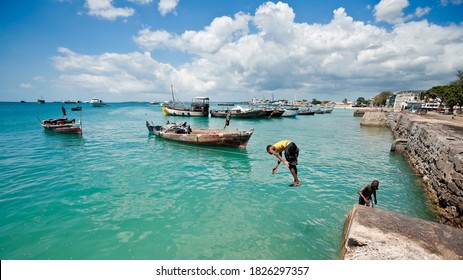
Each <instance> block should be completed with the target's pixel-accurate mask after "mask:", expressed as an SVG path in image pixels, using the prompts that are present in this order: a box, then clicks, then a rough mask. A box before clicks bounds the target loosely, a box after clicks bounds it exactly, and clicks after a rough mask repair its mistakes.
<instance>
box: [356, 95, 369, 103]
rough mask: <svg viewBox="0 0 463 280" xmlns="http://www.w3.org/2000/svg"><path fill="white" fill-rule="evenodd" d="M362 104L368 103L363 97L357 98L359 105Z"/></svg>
mask: <svg viewBox="0 0 463 280" xmlns="http://www.w3.org/2000/svg"><path fill="white" fill-rule="evenodd" d="M360 103H361V104H367V103H368V101H367V100H366V99H365V98H363V97H359V98H357V104H360Z"/></svg>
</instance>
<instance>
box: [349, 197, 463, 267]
mask: <svg viewBox="0 0 463 280" xmlns="http://www.w3.org/2000/svg"><path fill="white" fill-rule="evenodd" d="M340 258H341V259H346V260H463V230H460V229H457V228H454V227H450V226H447V225H443V224H439V223H434V222H430V221H425V220H421V219H417V218H412V217H408V216H403V215H400V214H396V213H393V212H389V211H385V210H379V209H375V208H370V207H365V206H362V205H354V207H353V209H352V210H351V211H350V213H349V215H348V217H347V219H346V222H345V225H344V238H343V243H342V248H341V256H340Z"/></svg>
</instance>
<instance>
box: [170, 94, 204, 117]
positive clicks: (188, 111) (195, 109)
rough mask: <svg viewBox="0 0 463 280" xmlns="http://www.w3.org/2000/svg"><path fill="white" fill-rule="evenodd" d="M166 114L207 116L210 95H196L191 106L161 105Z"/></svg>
mask: <svg viewBox="0 0 463 280" xmlns="http://www.w3.org/2000/svg"><path fill="white" fill-rule="evenodd" d="M161 108H162V111H163V112H164V115H172V116H189V117H207V116H209V97H195V98H193V101H192V102H191V106H190V108H187V107H186V106H179V105H178V104H173V105H164V106H162V107H161Z"/></svg>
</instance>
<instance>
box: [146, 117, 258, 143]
mask: <svg viewBox="0 0 463 280" xmlns="http://www.w3.org/2000/svg"><path fill="white" fill-rule="evenodd" d="M146 127H147V128H148V131H149V132H150V133H153V134H154V135H156V136H157V137H160V138H164V139H169V140H172V141H177V142H183V143H189V144H197V145H207V146H226V147H234V148H240V149H244V148H246V145H247V144H248V141H249V139H250V138H251V136H252V133H253V132H254V129H253V128H251V129H250V130H225V129H203V128H195V129H191V128H190V126H189V125H187V123H186V122H185V123H183V124H181V125H177V124H175V123H167V124H165V125H154V124H153V123H151V124H150V123H149V122H148V121H147V122H146Z"/></svg>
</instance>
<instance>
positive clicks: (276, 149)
mask: <svg viewBox="0 0 463 280" xmlns="http://www.w3.org/2000/svg"><path fill="white" fill-rule="evenodd" d="M283 151H285V158H286V160H284V159H283V157H282V156H281V155H282V153H283ZM267 153H269V154H271V155H274V156H276V157H277V158H278V162H277V164H276V165H275V167H274V168H273V169H272V174H274V173H275V172H277V169H278V166H279V165H280V163H281V162H284V164H285V165H286V166H287V167H288V168H289V170H290V171H291V175H293V178H294V182H293V183H292V184H290V185H289V186H291V187H298V186H300V185H301V183H300V182H299V178H298V177H297V157H298V156H299V148H298V147H297V146H296V143H294V142H291V141H290V140H282V141H280V142H277V143H275V144H273V145H268V146H267Z"/></svg>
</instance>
